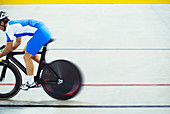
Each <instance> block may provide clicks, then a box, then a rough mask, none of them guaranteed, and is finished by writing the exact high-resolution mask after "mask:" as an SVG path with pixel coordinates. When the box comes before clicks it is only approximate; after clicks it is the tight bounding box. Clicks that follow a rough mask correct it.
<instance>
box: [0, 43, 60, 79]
mask: <svg viewBox="0 0 170 114" xmlns="http://www.w3.org/2000/svg"><path fill="white" fill-rule="evenodd" d="M47 44H48V43H47ZM47 44H45V45H44V46H43V49H42V51H40V52H38V53H37V54H41V58H40V63H39V66H38V70H37V75H36V77H35V81H38V80H39V79H40V73H41V70H42V69H43V68H44V67H46V66H48V64H47V63H46V61H45V55H46V51H47ZM23 54H25V52H10V53H8V54H7V56H6V60H4V63H5V64H4V67H3V69H2V73H1V77H0V81H2V80H3V79H4V78H5V74H6V69H7V65H8V63H9V62H10V61H9V60H11V61H12V62H13V63H14V64H15V65H17V66H18V67H19V68H20V69H21V70H22V71H23V72H24V73H25V74H26V75H27V71H26V68H25V66H23V65H22V64H21V63H20V62H19V61H18V60H17V59H16V58H15V57H14V55H23ZM48 68H49V69H50V71H51V72H52V73H54V74H55V76H56V77H57V78H58V80H60V79H61V77H59V76H58V75H57V74H56V73H55V72H54V71H53V69H52V68H51V67H50V66H48Z"/></svg>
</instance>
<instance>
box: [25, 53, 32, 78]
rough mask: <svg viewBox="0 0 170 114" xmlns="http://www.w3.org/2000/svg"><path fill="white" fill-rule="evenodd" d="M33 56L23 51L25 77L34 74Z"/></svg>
mask: <svg viewBox="0 0 170 114" xmlns="http://www.w3.org/2000/svg"><path fill="white" fill-rule="evenodd" d="M32 58H33V55H32V54H30V53H28V52H26V51H25V55H24V60H25V64H26V70H27V75H29V76H31V75H33V73H34V64H33V62H32Z"/></svg>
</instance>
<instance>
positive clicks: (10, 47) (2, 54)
mask: <svg viewBox="0 0 170 114" xmlns="http://www.w3.org/2000/svg"><path fill="white" fill-rule="evenodd" d="M12 44H13V41H9V42H7V44H6V47H5V48H4V50H3V51H2V53H0V58H1V57H3V56H5V55H7V54H8V53H9V52H10V51H11V50H12Z"/></svg>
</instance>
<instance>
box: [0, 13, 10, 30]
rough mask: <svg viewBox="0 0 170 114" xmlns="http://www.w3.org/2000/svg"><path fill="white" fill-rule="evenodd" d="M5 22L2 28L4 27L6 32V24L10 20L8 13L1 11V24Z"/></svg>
mask: <svg viewBox="0 0 170 114" xmlns="http://www.w3.org/2000/svg"><path fill="white" fill-rule="evenodd" d="M1 21H3V22H4V25H1V24H0V26H2V27H4V31H6V26H5V24H6V23H7V22H8V21H9V19H8V15H7V14H6V12H4V11H0V22H1Z"/></svg>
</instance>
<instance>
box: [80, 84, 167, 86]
mask: <svg viewBox="0 0 170 114" xmlns="http://www.w3.org/2000/svg"><path fill="white" fill-rule="evenodd" d="M83 86H170V84H83Z"/></svg>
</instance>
